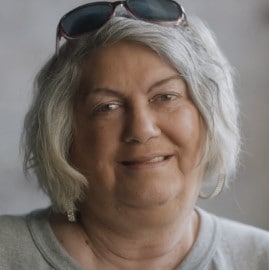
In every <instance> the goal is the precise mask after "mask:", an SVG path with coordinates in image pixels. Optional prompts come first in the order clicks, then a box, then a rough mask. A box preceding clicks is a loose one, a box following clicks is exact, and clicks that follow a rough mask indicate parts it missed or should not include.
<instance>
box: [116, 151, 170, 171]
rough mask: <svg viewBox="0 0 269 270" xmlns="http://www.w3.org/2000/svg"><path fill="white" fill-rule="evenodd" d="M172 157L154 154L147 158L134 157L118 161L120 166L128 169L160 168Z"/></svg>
mask: <svg viewBox="0 0 269 270" xmlns="http://www.w3.org/2000/svg"><path fill="white" fill-rule="evenodd" d="M172 156H173V155H171V154H154V155H147V156H139V157H134V158H131V159H128V160H123V161H120V164H121V165H123V166H124V167H125V168H129V169H146V168H155V167H160V166H163V165H164V164H166V163H167V162H168V161H169V160H170V159H171V158H172Z"/></svg>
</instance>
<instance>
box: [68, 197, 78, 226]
mask: <svg viewBox="0 0 269 270" xmlns="http://www.w3.org/2000/svg"><path fill="white" fill-rule="evenodd" d="M66 215H67V219H68V221H69V222H76V216H75V209H74V205H73V202H71V201H69V202H68V203H67V211H66Z"/></svg>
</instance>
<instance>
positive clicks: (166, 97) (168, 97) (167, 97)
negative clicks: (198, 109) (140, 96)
mask: <svg viewBox="0 0 269 270" xmlns="http://www.w3.org/2000/svg"><path fill="white" fill-rule="evenodd" d="M178 97H179V94H178V93H164V94H159V95H156V96H154V97H153V98H152V99H151V100H150V102H154V101H156V102H169V101H174V100H176V99H177V98H178Z"/></svg>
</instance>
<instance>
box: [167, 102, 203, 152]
mask: <svg viewBox="0 0 269 270" xmlns="http://www.w3.org/2000/svg"><path fill="white" fill-rule="evenodd" d="M169 126H170V127H171V128H172V129H171V131H170V134H171V137H172V138H173V140H174V142H175V143H176V144H177V145H178V146H180V148H183V149H184V148H190V147H191V148H195V147H199V146H201V144H202V141H203V133H204V131H203V124H202V120H201V117H200V115H199V113H198V111H197V110H196V109H195V107H193V106H184V107H182V108H180V109H179V110H178V111H177V112H176V113H174V115H173V116H172V117H171V118H170V123H169Z"/></svg>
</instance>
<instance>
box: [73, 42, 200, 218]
mask: <svg viewBox="0 0 269 270" xmlns="http://www.w3.org/2000/svg"><path fill="white" fill-rule="evenodd" d="M203 141H204V128H203V122H202V119H201V117H200V115H199V112H198V110H197V109H196V107H195V106H194V104H193V102H192V100H191V98H190V96H189V93H188V89H187V86H186V83H185V82H184V80H183V79H182V78H181V76H180V74H179V73H178V72H177V71H176V70H175V69H174V68H172V67H171V66H170V65H169V64H168V63H166V62H165V61H163V60H162V59H161V58H160V57H159V56H158V55H157V54H156V53H155V52H153V51H152V50H151V49H149V48H148V47H146V46H144V45H141V44H139V43H135V42H130V41H121V42H119V43H117V44H114V45H111V46H109V47H106V48H101V49H98V50H97V51H95V52H93V53H92V54H90V55H89V56H88V58H87V59H86V61H85V64H84V67H83V74H82V79H81V84H80V89H79V93H78V95H77V98H76V104H75V123H74V140H73V144H72V147H71V161H72V163H73V164H74V166H75V167H76V168H78V170H79V171H80V172H81V173H82V174H84V175H85V176H86V178H87V180H88V182H89V186H88V189H87V191H86V199H85V202H84V203H83V205H84V206H87V210H88V211H91V212H92V213H94V214H95V215H103V217H105V218H109V217H114V218H115V217H117V216H118V215H120V213H126V211H125V210H126V209H128V210H129V211H130V212H132V211H140V210H150V209H162V216H163V217H165V215H171V214H174V212H173V211H177V212H178V211H180V209H181V211H183V210H182V209H184V210H187V209H192V207H193V205H194V204H195V201H196V198H197V195H198V193H199V189H200V182H201V178H202V175H203V168H201V166H200V165H199V161H200V158H201V148H202V144H203ZM171 211H172V213H171ZM102 213H103V214H102Z"/></svg>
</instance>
